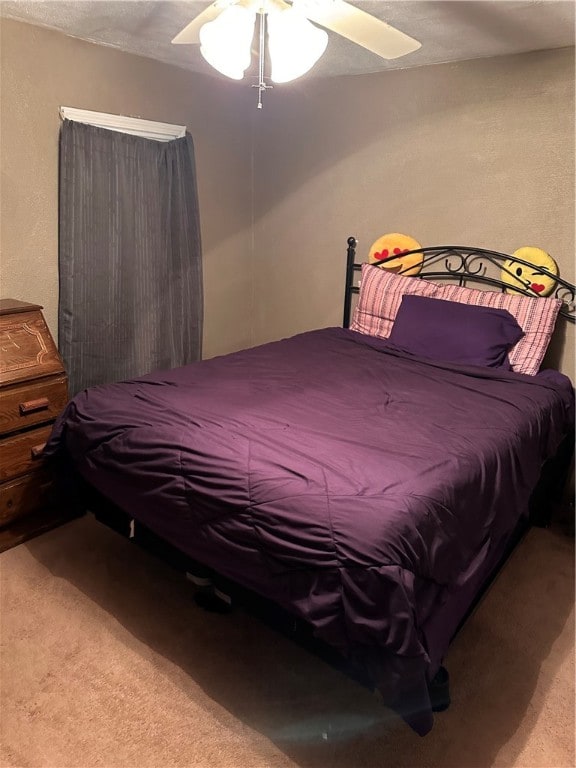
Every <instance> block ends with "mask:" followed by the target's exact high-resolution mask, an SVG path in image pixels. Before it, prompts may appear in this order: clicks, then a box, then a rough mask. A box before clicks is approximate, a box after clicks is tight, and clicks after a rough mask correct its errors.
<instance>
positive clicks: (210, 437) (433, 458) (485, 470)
mask: <svg viewBox="0 0 576 768" xmlns="http://www.w3.org/2000/svg"><path fill="white" fill-rule="evenodd" d="M355 247H356V241H355V240H354V238H350V239H349V240H348V253H347V268H346V290H345V301H344V322H343V326H344V327H342V328H340V327H333V328H323V329H319V330H314V331H309V332H305V333H301V334H298V335H296V336H293V337H291V338H286V339H282V340H280V341H276V342H272V343H269V344H264V345H261V346H258V347H255V348H252V349H247V350H244V351H242V352H237V353H233V354H229V355H225V356H221V357H218V358H214V359H211V360H205V361H202V362H199V363H194V364H192V365H189V366H186V367H183V368H179V369H174V370H169V371H159V372H154V373H151V374H148V375H146V376H142V377H140V378H138V379H134V380H131V381H126V382H118V383H111V384H107V385H103V386H98V387H92V388H90V389H88V390H85V391H84V392H81V393H79V394H78V395H76V396H75V397H74V398H73V399H72V400H71V401H70V403H69V404H68V406H67V408H66V409H65V411H64V413H63V414H62V416H61V417H60V419H59V420H58V422H57V424H56V425H55V428H54V431H53V433H52V437H51V439H50V441H49V443H48V445H47V447H46V449H45V454H46V455H47V457H48V458H49V459H50V460H51V461H52V464H53V466H54V469H55V471H56V472H57V473H58V474H59V475H60V477H61V479H62V481H61V483H60V485H61V488H62V489H64V490H65V491H66V492H67V493H68V495H69V498H71V497H72V496H74V497H75V498H76V499H78V497H80V503H81V504H83V505H84V506H87V507H89V508H90V509H96V508H97V509H98V510H99V515H100V517H101V518H102V519H104V520H105V521H107V522H110V523H111V524H112V525H113V526H114V524H115V523H116V526H115V527H117V528H123V527H124V528H125V532H126V533H127V535H131V536H133V537H135V538H137V539H138V538H139V539H140V540H142V541H150V539H151V538H152V539H154V540H155V541H157V542H160V544H161V545H164V552H167V553H169V557H171V558H172V559H173V560H174V561H178V564H179V565H180V566H182V567H183V569H184V570H186V571H188V572H189V573H191V574H194V575H195V577H196V578H197V579H198V578H199V579H200V580H204V581H203V582H202V583H204V584H212V585H216V587H217V588H218V589H219V590H220V592H219V594H220V596H221V597H222V598H223V599H224V600H228V597H227V596H228V595H230V594H238V595H252V596H254V597H255V598H256V600H261V601H263V604H264V605H268V606H269V609H270V610H269V614H270V615H271V613H272V612H273V610H275V609H277V610H278V612H279V615H282V616H285V617H288V624H291V623H292V624H293V625H294V626H299V627H305V628H306V630H307V636H309V637H310V638H311V641H312V642H313V643H314V644H316V646H317V647H321V648H324V649H326V651H327V654H328V655H331V656H332V657H334V658H337V659H340V660H341V661H342V662H343V665H342V666H343V668H347V669H349V670H351V671H352V673H353V674H355V676H356V677H357V678H358V679H359V680H361V681H362V682H364V683H365V684H367V685H369V686H370V687H371V688H373V689H374V690H375V691H377V692H378V693H379V695H380V696H381V697H382V699H383V701H384V703H385V704H386V705H388V706H390V707H391V708H393V709H394V710H396V711H397V712H398V713H399V714H400V715H401V716H402V717H403V718H404V719H405V720H406V721H407V722H408V723H409V724H410V725H411V726H412V727H413V728H414V730H415V731H416V732H417V733H419V734H421V735H424V734H426V733H427V732H428V731H429V730H430V729H431V727H432V724H433V710H438V709H442V708H443V707H445V706H446V705H447V703H448V695H447V685H446V679H447V678H446V673H445V670H444V669H443V667H442V660H443V657H444V655H445V654H446V651H447V648H448V645H449V643H450V641H451V639H452V638H453V636H454V634H455V633H456V631H457V630H458V628H459V626H460V625H461V623H462V621H463V620H464V619H465V617H466V616H467V614H468V613H469V612H470V610H471V608H472V607H473V606H474V604H475V602H476V601H477V600H478V597H479V595H480V594H481V593H482V591H483V590H484V589H485V588H486V584H487V583H489V581H490V579H491V578H493V576H494V574H495V572H496V571H497V570H498V568H499V567H500V565H501V563H502V562H503V559H504V558H505V557H506V555H507V554H508V553H509V551H510V549H511V547H512V546H513V545H514V543H515V542H516V541H517V540H518V538H519V536H520V535H521V533H522V531H523V530H524V529H525V527H526V525H528V524H529V523H530V521H531V520H532V521H534V520H535V521H536V522H539V523H541V524H542V523H543V524H545V523H546V522H547V520H548V514H549V513H548V511H547V509H546V508H545V505H544V502H546V503H547V504H548V505H549V504H550V503H554V502H557V501H558V498H559V495H560V493H561V487H562V483H563V477H564V475H565V473H566V471H567V468H568V466H569V465H570V461H571V453H572V446H573V432H574V394H573V389H572V385H571V382H570V381H569V379H568V378H567V377H565V376H563V375H562V374H560V373H558V372H556V371H552V370H545V371H538V370H537V369H538V368H539V366H540V363H541V358H540V359H539V362H538V360H537V359H536V358H538V355H540V352H541V350H540V351H539V352H538V355H537V356H536V358H534V355H533V351H534V349H535V346H536V344H537V342H538V343H540V346H543V347H544V351H543V352H542V355H543V354H544V352H545V350H546V347H547V344H548V341H549V335H550V333H551V332H552V328H553V327H554V325H556V324H558V323H559V322H573V319H574V318H573V302H574V286H572V285H571V284H569V283H567V282H566V281H563V280H559V282H558V284H557V288H556V296H555V297H552V298H550V299H544V298H535V297H530V298H528V297H527V296H522V297H521V299H522V302H524V303H523V304H522V307H524V308H525V307H526V306H527V307H528V309H527V310H526V311H527V313H528V314H527V316H526V317H528V320H526V318H525V319H524V320H523V323H524V325H525V327H526V330H523V327H520V328H519V325H520V324H518V323H517V322H516V320H515V319H514V317H513V316H512V315H511V317H512V320H510V319H509V318H508V315H509V314H510V312H508V309H502V306H501V303H502V302H504V305H505V307H508V308H509V307H510V300H512V303H513V304H514V302H515V301H516V299H517V298H518V297H519V292H514V294H512V295H510V294H506V293H503V292H502V291H500V292H499V291H480V290H479V289H476V288H469V287H467V282H468V281H469V280H470V279H472V278H473V279H474V280H475V281H476V282H479V283H483V282H484V283H487V284H488V285H489V287H491V288H493V287H496V288H498V287H500V288H501V287H502V283H501V281H500V280H499V278H498V277H494V276H493V272H492V273H491V272H490V269H491V268H492V267H494V265H497V266H498V267H500V266H501V264H503V263H504V261H505V260H506V259H509V258H510V257H509V256H507V255H506V254H498V253H496V252H493V251H485V250H480V249H468V248H462V247H455V246H449V247H448V246H444V247H441V248H433V249H421V252H422V256H423V268H422V270H421V273H420V275H419V276H418V277H405V276H403V275H402V274H401V272H402V270H401V269H397V270H396V271H394V270H389V269H386V270H383V269H380V268H379V267H380V264H376V265H358V264H356V262H355ZM387 266H390V265H389V264H387ZM358 270H361V271H362V282H361V286H360V288H359V287H358V286H357V285H356V284H355V277H356V274H357V271H358ZM421 277H423V278H424V279H423V280H422V279H421ZM446 277H448V278H450V281H449V283H446V284H445V285H443V284H442V280H443V279H444V278H446ZM429 279H432V280H433V281H434V282H429ZM387 281H388V282H387ZM389 281H392V282H393V283H394V284H393V285H390V283H389ZM394 281H396V282H394ZM397 281H400V285H401V286H402V290H399V291H396V293H397V294H398V295H397V296H396V306H395V308H394V307H393V309H392V314H393V315H394V316H393V317H390V316H386V313H387V312H388V314H390V308H389V307H388V308H386V306H385V305H386V301H387V300H388V299H387V297H388V298H389V297H390V296H391V295H394V293H395V290H396V288H397ZM402 281H404V282H402ZM406 281H408V283H409V286H410V288H409V291H408V293H410V291H413V290H415V292H416V293H415V296H416V298H414V297H412V299H413V301H414V302H416V304H417V305H418V306H417V307H416V310H417V311H416V315H414V313H412V316H410V312H409V311H408V310H410V307H409V302H408V300H407V299H405V296H406V295H407V294H406V293H405V292H404V291H405V290H408V289H406V285H408V283H406ZM382 282H384V283H386V284H385V285H381V283H382ZM418 286H420V287H418ZM386 288H388V289H389V291H388V292H387V291H386ZM456 289H457V290H460V291H464V292H466V291H472V294H473V301H472V304H474V302H477V304H476V305H475V306H473V307H472V309H473V310H474V311H473V312H472V315H473V318H472V320H473V322H474V323H475V325H474V328H475V329H476V328H477V325H476V323H478V324H479V325H482V326H483V324H484V319H485V318H484V315H486V316H490V321H489V323H493V322H495V323H496V326H497V328H498V332H497V335H498V344H494V343H493V342H494V335H493V327H492V326H490V328H489V334H488V335H489V338H488V340H486V339H485V338H483V339H482V340H480V341H479V340H478V339H477V338H476V337H475V340H474V343H472V342H467V343H466V344H465V345H464V347H462V344H461V341H462V338H461V337H462V335H463V334H462V333H460V332H459V333H457V334H454V333H453V329H454V328H455V327H457V328H459V329H462V328H464V327H465V326H466V327H468V326H467V325H466V323H468V322H469V320H470V318H469V317H468V316H467V313H469V312H470V311H471V310H470V309H469V307H470V306H471V305H470V301H469V299H470V296H471V295H472V294H470V295H469V294H460V298H458V295H456V297H455V294H454V291H455V290H456ZM421 290H424V292H425V293H426V292H427V291H432V293H433V294H435V295H433V296H430V295H424V296H422V295H420V293H419V292H421ZM457 290H456V293H457ZM442 291H448V293H447V294H446V293H442ZM435 292H436V293H435ZM438 292H439V293H440V295H436V294H438ZM354 293H359V294H360V295H359V298H358V303H357V305H356V308H355V309H354V314H352V296H353V294H354ZM477 294H478V295H479V294H483V295H484V296H486V297H488V299H487V301H488V302H494V301H495V302H496V304H497V305H496V306H495V307H494V306H487V307H486V306H484V305H483V304H482V302H484V299H483V298H482V296H480V297H478V295H477ZM488 294H492V295H491V296H488ZM517 294H518V295H517ZM447 295H448V296H450V297H451V298H450V299H446V296H447ZM462 295H465V296H466V297H467V300H466V301H464V300H462V298H461V296H462ZM430 302H432V303H430ZM439 302H440V303H439ZM442 302H444V304H446V305H447V308H448V310H450V312H456V314H455V315H454V316H453V315H452V314H450V315H449V317H448V324H447V321H446V315H445V314H442V312H444V309H445V307H443V305H442ZM478 302H479V303H478ZM525 302H528V304H527V305H526V304H525ZM546 302H547V303H546ZM456 304H458V305H459V306H457V307H454V306H453V305H456ZM448 305H449V306H448ZM536 306H537V307H547V308H548V309H546V311H544V315H545V316H546V322H547V323H548V325H547V327H546V329H545V330H543V328H542V323H543V322H544V321H543V320H542V316H540V315H538V320H537V322H536V323H534V322H533V320H534V318H533V314H534V311H535V310H534V307H536ZM406 307H408V310H406ZM438 309H440V310H441V317H440V326H439V328H440V331H439V335H437V336H436V342H434V343H439V344H440V346H442V345H444V346H445V344H446V341H447V339H448V337H449V336H453V337H454V338H452V339H451V342H453V344H454V345H455V347H454V348H450V354H448V353H447V352H446V351H445V350H443V352H442V354H441V355H440V358H441V359H438V355H434V354H432V353H431V352H430V344H431V343H432V342H430V341H429V339H428V340H425V342H424V345H425V348H424V353H425V354H422V347H421V346H420V347H418V344H420V345H421V344H422V339H421V338H416V344H417V349H416V351H415V350H414V349H411V348H410V343H409V341H410V339H409V337H410V332H411V328H412V331H413V330H414V329H413V327H412V326H413V324H414V320H415V318H416V320H418V322H420V323H423V324H424V325H420V326H419V327H420V328H421V329H422V328H423V327H426V328H430V327H431V326H432V325H433V324H434V320H433V316H434V312H437V311H438ZM400 310H402V312H404V315H406V314H407V313H408V323H407V324H406V323H404V325H402V322H401V312H400ZM404 310H406V312H405V311H404ZM423 311H424V315H422V312H423ZM522 311H523V310H522ZM426 312H431V313H432V314H428V315H427V314H426ZM547 312H548V315H550V316H553V317H552V319H551V318H550V317H549V316H548V315H547V314H546V313H547ZM378 313H380V314H378ZM458 313H461V314H458ZM462 313H463V314H462ZM474 313H476V314H474ZM537 314H538V313H537ZM381 315H382V316H381ZM481 315H482V317H483V318H484V319H482V322H481V323H480V320H478V321H477V318H480V316H481ZM520 316H522V315H521V312H520ZM522 317H523V316H522ZM431 318H432V319H431ZM436 319H438V318H436ZM363 323H364V324H365V325H366V324H367V326H366V327H364V326H363ZM410 323H412V326H411V325H410ZM530 323H532V326H534V327H531V329H529V326H530ZM479 325H478V327H479ZM349 326H350V327H349ZM496 326H494V327H496ZM416 327H418V325H417V326H416ZM402 328H404V332H405V333H404V336H403V337H402V336H399V335H398V334H399V333H400V330H402ZM474 333H476V331H474ZM412 335H414V334H412ZM424 335H425V334H424ZM542 335H544V337H547V338H544V339H541V338H540V336H542ZM395 336H396V338H394V337H395ZM416 336H418V334H416ZM432 338H434V337H432ZM407 339H408V341H407ZM513 340H515V341H514V343H512V341H513ZM400 342H401V343H400ZM521 342H523V343H524V349H523V357H522V364H523V365H525V366H526V365H527V366H528V367H530V366H532V368H536V370H534V372H533V373H530V374H529V373H522V372H518V371H517V370H514V369H513V368H512V366H511V364H510V361H511V360H512V359H513V356H514V354H515V353H516V350H517V347H518V344H520V343H521ZM482 345H484V346H482ZM472 346H474V347H475V350H474V354H470V350H471V347H472ZM476 347H478V349H479V350H480V351H478V349H476ZM454 350H456V351H454ZM487 350H488V351H487ZM503 350H504V352H503ZM429 352H430V353H429ZM450 355H452V358H450ZM462 355H463V357H462ZM478 355H480V358H482V355H488V358H489V360H488V362H486V361H484V358H482V359H479V358H478ZM459 356H460V357H459ZM446 357H448V358H449V359H444V358H446ZM526 361H528V362H526ZM516 363H517V361H515V363H514V364H515V365H516ZM63 492H64V491H63ZM235 589H236V593H235V591H234V590H235ZM204 594H205V593H204ZM438 691H440V692H441V695H440V698H438V697H437V693H438Z"/></svg>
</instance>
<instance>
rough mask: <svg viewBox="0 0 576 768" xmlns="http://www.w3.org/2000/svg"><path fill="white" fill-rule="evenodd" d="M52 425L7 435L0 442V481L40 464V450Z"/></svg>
mask: <svg viewBox="0 0 576 768" xmlns="http://www.w3.org/2000/svg"><path fill="white" fill-rule="evenodd" d="M51 432H52V425H51V424H50V425H49V426H47V427H40V428H39V429H32V430H29V431H28V432H24V433H22V434H18V435H14V436H13V437H7V438H6V439H5V440H2V442H1V443H0V482H5V481H6V480H11V479H12V478H14V477H19V476H20V475H25V474H26V473H27V472H33V471H34V470H36V469H39V468H40V467H41V466H42V463H43V459H42V451H43V450H44V446H45V445H46V441H47V440H48V438H49V437H50V433H51Z"/></svg>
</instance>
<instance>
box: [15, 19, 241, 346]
mask: <svg viewBox="0 0 576 768" xmlns="http://www.w3.org/2000/svg"><path fill="white" fill-rule="evenodd" d="M0 30H1V43H2V47H1V64H2V68H1V92H0V98H1V116H0V117H1V143H0V160H1V167H2V177H1V201H0V204H1V208H0V222H1V241H0V243H1V248H0V295H1V296H2V297H4V298H6V297H11V298H19V299H23V300H26V301H32V302H37V303H39V304H42V305H43V306H44V307H45V315H46V319H47V322H48V324H49V325H50V327H51V329H52V330H53V332H56V328H57V306H58V132H59V126H60V120H59V113H58V109H59V107H60V106H61V105H65V106H71V107H78V108H81V109H90V110H96V111H102V112H110V113H114V114H122V115H130V116H133V117H142V118H146V119H150V120H159V121H162V122H167V123H176V124H185V125H187V126H188V128H189V130H190V132H191V134H192V136H193V138H194V144H195V150H196V166H197V172H198V189H199V197H200V219H201V228H202V241H203V250H204V283H205V323H204V354H205V356H208V357H209V356H212V355H215V354H219V353H223V352H227V351H230V350H232V349H238V348H242V347H246V346H249V345H250V344H251V342H252V334H251V324H252V314H253V312H252V310H253V308H252V284H253V272H252V233H251V225H250V223H251V216H252V213H251V199H250V195H249V194H246V191H247V189H249V188H250V186H251V183H250V179H251V160H250V119H251V112H250V111H249V105H251V99H250V96H252V95H253V94H252V92H251V91H250V90H249V89H246V88H245V89H244V90H241V89H239V88H238V86H237V84H235V83H228V82H225V81H224V80H216V79H213V78H211V77H204V76H201V75H194V74H191V73H189V72H185V71H184V70H182V69H179V68H176V67H171V66H168V65H165V64H161V63H159V62H155V61H153V60H151V59H145V58H141V57H138V56H132V55H128V54H123V53H120V52H118V51H115V50H113V49H111V48H104V47H102V46H96V45H92V44H90V43H86V42H83V41H80V40H75V39H72V38H69V37H65V36H64V35H62V34H59V33H57V32H52V31H50V30H46V29H42V28H38V27H33V26H30V25H27V24H22V23H18V22H14V21H9V20H6V19H3V20H2V21H1V24H0ZM246 90H248V93H246ZM249 103H250V104H249Z"/></svg>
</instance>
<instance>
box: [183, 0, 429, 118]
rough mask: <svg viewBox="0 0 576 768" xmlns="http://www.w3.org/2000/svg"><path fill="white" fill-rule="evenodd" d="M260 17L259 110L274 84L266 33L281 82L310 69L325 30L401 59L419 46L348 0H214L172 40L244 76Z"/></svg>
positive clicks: (384, 55) (220, 67) (324, 39)
mask: <svg viewBox="0 0 576 768" xmlns="http://www.w3.org/2000/svg"><path fill="white" fill-rule="evenodd" d="M257 17H258V19H259V22H260V23H259V48H258V60H259V83H258V84H257V85H256V86H255V87H257V88H258V89H259V101H258V107H260V108H261V106H262V104H261V95H262V92H263V91H265V90H266V89H268V88H271V87H272V86H270V85H267V84H266V83H265V82H264V46H265V39H266V31H267V33H268V53H269V56H270V60H271V65H272V72H271V79H272V81H273V82H276V83H279V82H288V81H290V80H294V79H295V78H297V77H300V76H301V75H303V74H304V73H305V72H307V71H308V70H309V69H311V67H312V66H313V65H314V64H315V63H316V61H318V59H319V58H320V56H322V54H323V53H324V51H325V49H326V46H327V43H328V34H327V33H326V32H325V31H324V30H326V29H327V30H330V31H331V32H335V33H337V34H338V35H341V36H342V37H345V38H347V39H348V40H351V41H352V42H353V43H356V45H359V46H361V47H362V48H366V49H367V50H369V51H372V53H375V54H376V55H377V56H380V57H382V58H383V59H396V58H398V57H400V56H405V55H406V54H409V53H412V52H414V51H416V50H418V48H420V43H419V42H418V41H417V40H415V39H414V38H412V37H410V36H409V35H406V34H404V32H401V31H400V30H398V29H396V28H395V27H392V26H390V25H389V24H387V23H386V22H385V21H382V20H381V19H377V18H376V17H375V16H372V15H371V14H369V13H366V12H365V11H363V10H361V9H360V8H357V7H355V6H354V5H351V4H350V3H349V2H346V0H215V2H213V3H212V4H211V5H209V6H208V7H207V8H206V9H205V10H204V11H202V12H201V13H200V14H198V16H196V18H195V19H193V20H192V21H191V22H190V24H188V25H187V26H186V27H184V29H183V30H182V31H181V32H180V33H179V34H178V35H176V37H175V38H174V39H173V40H172V42H173V43H176V44H182V43H184V44H199V45H200V46H201V48H200V52H201V53H202V55H203V56H204V58H205V59H206V60H207V61H208V62H209V63H210V64H211V65H212V66H213V67H215V68H216V69H217V70H219V71H220V72H222V73H223V74H225V75H227V76H228V77H231V78H233V79H236V80H240V79H242V77H243V76H244V72H245V71H246V69H247V68H248V67H249V65H250V61H251V45H252V38H253V36H254V26H255V23H256V18H257ZM312 22H313V23H312ZM315 25H319V26H320V27H324V29H319V27H318V26H315Z"/></svg>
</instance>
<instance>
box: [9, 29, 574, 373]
mask: <svg viewBox="0 0 576 768" xmlns="http://www.w3.org/2000/svg"><path fill="white" fill-rule="evenodd" d="M0 29H1V34H2V38H1V40H2V49H1V57H2V59H1V63H2V70H1V94H0V97H1V104H0V106H1V114H0V118H1V140H0V141H1V143H0V153H1V155H0V160H1V166H2V187H1V199H0V204H1V208H0V216H1V218H0V223H1V233H0V234H1V251H0V257H1V259H0V295H2V296H3V297H6V296H12V297H15V298H21V299H26V300H29V301H34V302H38V303H40V304H43V305H44V306H45V312H46V317H47V320H48V322H49V324H50V326H51V328H52V329H53V330H54V331H55V330H56V325H57V298H58V297H57V293H58V279H57V272H58V263H57V245H58V243H57V189H58V187H57V157H58V130H59V117H58V108H59V106H60V105H63V104H64V105H67V106H74V107H79V108H83V109H93V110H98V111H104V112H111V113H119V114H125V115H132V116H137V117H143V118H148V119H152V120H161V121H164V122H173V123H183V124H186V125H187V126H188V128H189V130H190V132H191V133H192V135H193V137H194V141H195V147H196V162H197V168H198V186H199V194H200V215H201V226H202V237H203V246H204V274H205V333H204V354H205V356H206V357H210V356H212V355H215V354H220V353H224V352H228V351H231V350H234V349H238V348H241V347H244V346H250V345H251V344H254V343H260V342H262V341H266V340H269V339H274V338H278V337H281V336H286V335H290V334H292V333H295V332H298V331H301V330H306V329H310V328H315V327H320V326H325V325H334V324H339V323H340V322H341V306H342V290H343V273H344V258H345V244H346V238H347V236H348V235H350V234H354V235H356V236H357V237H358V238H359V241H360V246H359V255H360V256H361V257H364V256H365V254H366V252H367V250H368V247H369V245H370V244H371V243H372V242H373V240H375V239H376V237H378V236H379V235H381V234H383V233H385V232H390V231H399V232H405V233H407V234H411V235H413V236H414V237H415V238H416V239H418V240H419V241H420V242H421V243H422V244H424V245H431V244H439V243H447V242H455V241H457V242H458V243H460V244H472V245H476V246H484V247H489V248H494V249H496V250H502V251H513V250H515V249H516V248H518V247H519V246H521V245H538V246H541V247H543V248H545V249H546V250H549V251H550V252H551V253H552V254H553V256H554V257H555V258H556V260H557V261H558V263H559V264H560V267H561V274H562V275H564V276H566V277H567V278H568V279H569V280H572V281H573V280H574V55H573V53H574V52H573V50H561V51H547V52H541V53H534V54H526V55H521V56H513V57H503V58H498V59H486V60H476V61H470V62H462V63H459V64H449V65H440V66H434V67H426V68H420V69H412V70H397V71H391V72H384V73H377V74H373V75H363V76H355V77H340V78H337V79H335V80H321V81H315V80H309V81H306V80H301V81H297V82H296V83H294V84H292V85H291V86H284V87H277V88H276V89H275V90H274V91H272V92H271V93H269V94H267V96H266V101H265V105H264V109H263V110H262V111H259V110H256V107H255V94H254V93H253V92H252V91H251V89H249V88H247V87H246V86H245V85H240V84H238V83H230V82H227V81H225V80H224V79H213V78H210V77H205V76H202V75H195V74H193V73H189V72H186V71H184V70H181V69H178V68H176V67H171V66H168V65H165V64H161V63H158V62H155V61H153V60H149V59H144V58H141V57H137V56H132V55H129V54H123V53H120V52H118V51H115V50H113V49H110V48H103V47H100V46H95V45H91V44H89V43H85V42H83V41H79V40H74V39H71V38H67V37H65V36H64V35H61V34H59V33H56V32H52V31H48V30H45V29H40V28H36V27H32V26H29V25H26V24H21V23H17V22H13V21H8V20H2V21H1V24H0ZM253 163H254V169H255V170H254V174H255V178H256V182H257V183H256V185H255V188H254V187H253V184H252V173H253V171H252V164H253ZM253 194H254V200H252V196H253ZM253 209H254V212H255V214H256V216H255V223H254V226H252V218H253ZM573 331H574V328H573V327H571V328H569V329H568V333H567V334H566V337H565V338H562V339H561V340H560V344H557V346H556V349H555V350H554V354H555V357H556V358H559V357H560V356H561V357H562V360H561V367H562V369H563V370H565V371H566V372H568V373H571V374H572V375H573V373H574V370H573V369H574V333H573Z"/></svg>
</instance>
